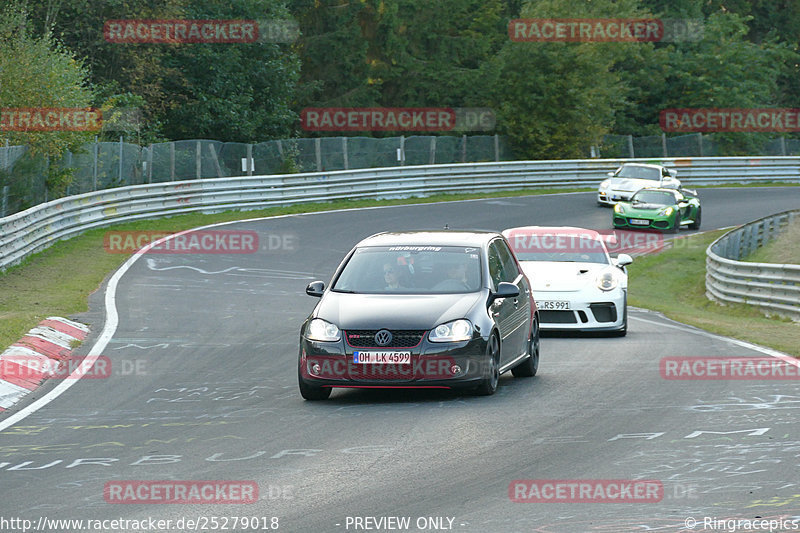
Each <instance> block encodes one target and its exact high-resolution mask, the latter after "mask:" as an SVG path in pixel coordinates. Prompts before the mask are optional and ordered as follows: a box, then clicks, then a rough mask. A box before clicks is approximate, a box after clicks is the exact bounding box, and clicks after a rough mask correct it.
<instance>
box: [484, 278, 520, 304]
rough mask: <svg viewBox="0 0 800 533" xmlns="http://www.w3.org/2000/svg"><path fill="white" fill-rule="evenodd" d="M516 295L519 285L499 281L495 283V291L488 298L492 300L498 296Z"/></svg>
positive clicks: (510, 296) (514, 296)
mask: <svg viewBox="0 0 800 533" xmlns="http://www.w3.org/2000/svg"><path fill="white" fill-rule="evenodd" d="M517 296H519V287H517V286H516V285H514V284H513V283H509V282H507V281H501V282H500V283H499V284H498V285H497V291H495V292H493V293H491V295H490V296H489V300H490V301H492V302H493V301H495V300H497V299H499V298H516V297H517Z"/></svg>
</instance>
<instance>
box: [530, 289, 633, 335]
mask: <svg viewBox="0 0 800 533" xmlns="http://www.w3.org/2000/svg"><path fill="white" fill-rule="evenodd" d="M533 296H534V298H535V299H536V301H537V302H540V301H541V302H546V301H567V302H569V306H570V308H569V310H550V309H543V308H542V307H540V308H539V327H540V328H541V330H542V331H615V330H618V329H621V328H622V327H623V325H624V322H625V317H624V309H625V289H622V288H619V287H618V288H616V289H614V290H613V291H608V292H601V291H600V290H599V289H598V290H597V291H592V293H591V294H587V293H584V292H574V291H563V292H559V291H547V292H543V291H534V292H533Z"/></svg>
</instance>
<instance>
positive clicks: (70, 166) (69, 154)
mask: <svg viewBox="0 0 800 533" xmlns="http://www.w3.org/2000/svg"><path fill="white" fill-rule="evenodd" d="M67 168H72V152H71V151H69V150H67ZM71 187H72V183H70V184H69V185H67V190H66V194H67V196H69V190H70V188H71Z"/></svg>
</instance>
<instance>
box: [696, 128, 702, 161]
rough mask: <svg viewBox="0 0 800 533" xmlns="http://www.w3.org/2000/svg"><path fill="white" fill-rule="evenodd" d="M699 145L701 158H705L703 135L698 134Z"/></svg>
mask: <svg viewBox="0 0 800 533" xmlns="http://www.w3.org/2000/svg"><path fill="white" fill-rule="evenodd" d="M697 143H698V144H699V145H700V157H703V134H702V133H698V134H697Z"/></svg>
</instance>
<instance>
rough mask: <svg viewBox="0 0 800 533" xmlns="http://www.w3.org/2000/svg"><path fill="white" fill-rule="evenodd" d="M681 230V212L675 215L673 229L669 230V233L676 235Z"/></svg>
mask: <svg viewBox="0 0 800 533" xmlns="http://www.w3.org/2000/svg"><path fill="white" fill-rule="evenodd" d="M680 230H681V212H680V211H678V212H677V213H675V227H673V228H670V230H669V232H670V233H678V232H679V231H680Z"/></svg>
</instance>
